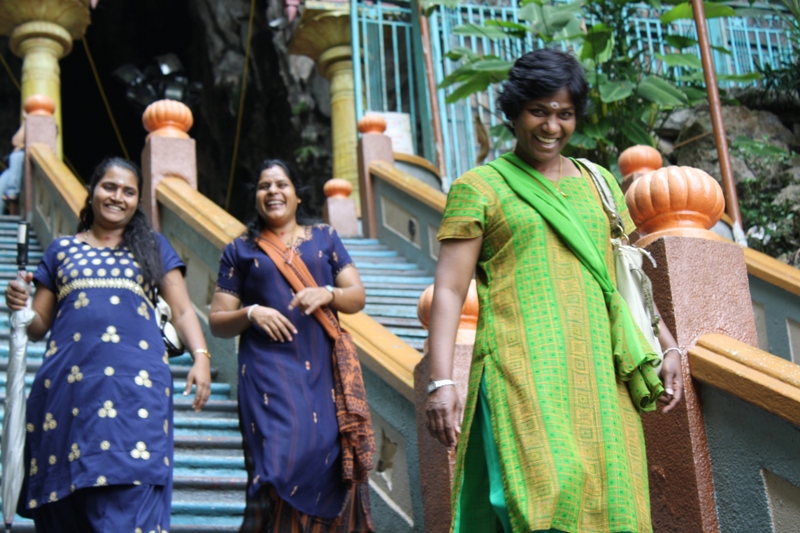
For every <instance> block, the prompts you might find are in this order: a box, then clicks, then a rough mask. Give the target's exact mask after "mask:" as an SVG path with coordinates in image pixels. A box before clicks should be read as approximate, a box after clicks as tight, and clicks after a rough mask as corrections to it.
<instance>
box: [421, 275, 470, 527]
mask: <svg viewBox="0 0 800 533" xmlns="http://www.w3.org/2000/svg"><path fill="white" fill-rule="evenodd" d="M433 290H434V286H433V285H431V286H430V287H428V288H427V289H425V292H423V293H422V296H421V297H420V299H419V304H418V306H417V314H418V316H419V320H420V322H421V323H422V325H423V327H425V328H427V327H428V321H429V319H430V310H431V302H432V301H433ZM477 324H478V292H477V290H476V288H475V281H474V280H473V281H472V282H471V283H470V286H469V292H468V294H467V299H466V301H465V302H464V307H463V308H462V310H461V321H460V323H459V325H458V335H457V336H456V346H455V353H454V357H453V381H455V382H456V389H457V390H458V396H459V399H460V400H461V404H462V405H463V404H464V402H465V401H466V399H467V385H468V383H469V369H470V365H471V364H472V347H473V346H474V344H475V328H476V326H477ZM430 381H431V378H430V371H429V368H428V343H427V341H426V342H425V357H423V358H422V361H420V362H419V364H417V367H416V368H415V369H414V396H415V398H416V402H415V403H416V411H417V445H418V446H419V472H420V485H422V505H423V512H424V518H425V532H426V533H447V532H448V531H450V518H451V513H450V493H451V487H452V485H453V467H454V466H455V459H456V450H455V448H445V447H444V446H442V445H441V444H440V443H439V441H437V440H436V439H434V438H433V437H432V436H431V434H430V433H428V428H427V426H426V425H425V420H426V416H425V403H426V401H427V399H428V392H427V390H426V388H427V386H428V383H430Z"/></svg>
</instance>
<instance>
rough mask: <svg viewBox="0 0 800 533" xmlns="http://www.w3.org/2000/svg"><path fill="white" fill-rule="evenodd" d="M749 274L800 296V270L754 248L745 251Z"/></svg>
mask: <svg viewBox="0 0 800 533" xmlns="http://www.w3.org/2000/svg"><path fill="white" fill-rule="evenodd" d="M744 259H745V262H746V263H747V273H748V274H750V275H751V276H755V277H757V278H758V279H762V280H764V281H766V282H767V283H769V284H771V285H775V286H776V287H779V288H781V289H783V290H785V291H787V292H790V293H792V294H794V295H795V296H800V270H798V269H796V268H794V267H793V266H789V265H787V264H786V263H782V262H780V261H778V260H777V259H775V258H773V257H770V256H768V255H766V254H762V253H761V252H757V251H755V250H753V249H752V248H745V249H744Z"/></svg>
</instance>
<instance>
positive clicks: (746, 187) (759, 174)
mask: <svg viewBox="0 0 800 533" xmlns="http://www.w3.org/2000/svg"><path fill="white" fill-rule="evenodd" d="M723 121H724V123H725V134H726V137H727V140H728V144H729V146H730V148H731V151H730V152H731V165H732V169H733V174H734V179H735V180H736V184H737V186H736V188H737V193H738V196H739V207H740V210H741V213H742V218H743V221H744V228H743V229H744V230H745V231H746V232H747V234H748V242H749V244H750V246H752V247H753V248H755V249H757V250H760V251H762V252H765V253H767V254H769V255H772V256H773V257H777V258H779V259H781V260H783V261H786V262H788V263H789V264H793V265H794V266H800V223H798V222H797V220H800V157H798V156H797V155H793V154H792V152H797V151H800V140H799V139H798V138H797V137H795V136H794V135H793V134H792V132H791V131H790V130H788V129H787V128H786V127H785V126H784V125H783V124H782V123H781V122H780V120H779V118H778V117H777V116H776V115H774V114H772V113H770V112H767V111H752V110H750V109H748V108H746V107H744V106H736V107H731V106H728V107H723ZM657 133H658V134H659V136H660V140H659V141H660V142H659V147H660V148H668V149H669V151H668V152H666V155H667V157H668V158H669V160H670V163H671V164H677V165H686V166H692V167H696V168H700V169H703V170H705V171H706V172H708V173H709V174H710V175H712V176H714V178H716V179H717V180H718V181H719V180H720V179H721V176H720V170H719V158H718V156H717V149H716V145H715V140H714V135H713V129H712V126H711V115H710V112H709V110H708V106H699V107H696V108H695V109H691V110H689V109H682V110H677V111H675V112H673V113H672V115H671V116H670V117H668V118H667V119H666V120H665V121H664V123H663V124H662V125H661V126H660V128H659V129H657Z"/></svg>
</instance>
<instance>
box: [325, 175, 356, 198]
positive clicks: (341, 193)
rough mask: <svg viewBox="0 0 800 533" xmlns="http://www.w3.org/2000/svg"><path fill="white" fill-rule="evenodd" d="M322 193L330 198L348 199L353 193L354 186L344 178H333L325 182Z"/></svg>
mask: <svg viewBox="0 0 800 533" xmlns="http://www.w3.org/2000/svg"><path fill="white" fill-rule="evenodd" d="M322 192H324V193H325V196H326V197H328V198H347V197H348V196H350V193H352V192H353V185H352V184H351V183H350V182H349V181H347V180H346V179H342V178H333V179H329V180H328V181H326V182H325V185H323V186H322Z"/></svg>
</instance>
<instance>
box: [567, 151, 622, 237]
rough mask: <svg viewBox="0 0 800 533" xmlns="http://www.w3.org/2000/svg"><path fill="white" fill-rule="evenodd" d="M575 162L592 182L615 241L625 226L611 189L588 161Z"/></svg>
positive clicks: (580, 159) (595, 166) (594, 166)
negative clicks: (582, 168)
mask: <svg viewBox="0 0 800 533" xmlns="http://www.w3.org/2000/svg"><path fill="white" fill-rule="evenodd" d="M575 161H578V162H579V163H580V164H581V165H583V167H584V168H585V169H586V171H587V172H588V173H589V176H591V178H592V181H593V182H594V186H595V188H596V189H597V192H598V194H599V195H600V200H601V201H602V202H603V209H604V210H605V212H606V215H608V221H609V222H610V223H611V236H612V237H614V238H615V239H618V238H620V237H622V236H624V235H625V226H623V224H622V219H621V218H620V216H619V211H618V210H617V203H616V202H615V201H614V194H613V193H612V192H611V188H610V187H609V186H608V183H607V182H606V180H605V178H603V176H602V174H601V173H600V169H599V168H598V167H597V165H595V164H594V163H592V162H591V161H589V160H588V159H584V158H579V159H576V160H575Z"/></svg>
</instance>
